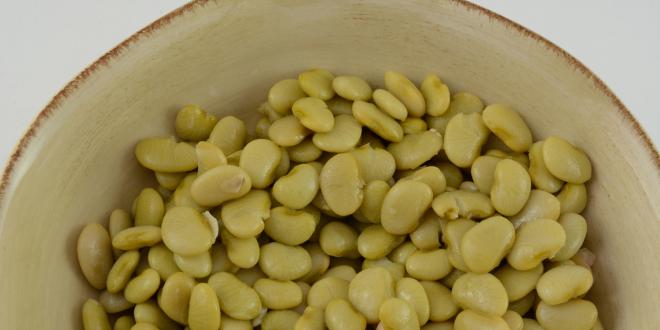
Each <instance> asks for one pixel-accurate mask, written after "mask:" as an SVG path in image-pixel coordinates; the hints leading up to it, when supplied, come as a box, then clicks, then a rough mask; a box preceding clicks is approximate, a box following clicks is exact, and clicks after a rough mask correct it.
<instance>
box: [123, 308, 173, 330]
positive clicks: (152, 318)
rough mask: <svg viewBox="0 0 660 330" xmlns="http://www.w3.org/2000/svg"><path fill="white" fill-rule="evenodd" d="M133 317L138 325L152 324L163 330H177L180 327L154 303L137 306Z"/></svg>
mask: <svg viewBox="0 0 660 330" xmlns="http://www.w3.org/2000/svg"><path fill="white" fill-rule="evenodd" d="M133 316H134V317H135V321H136V322H137V323H150V324H153V325H155V326H157V327H158V329H161V330H177V329H179V328H180V326H179V325H178V324H177V323H176V322H174V321H172V320H171V319H170V318H169V317H167V315H165V313H163V311H162V310H161V309H160V308H159V307H158V305H156V303H155V302H153V301H147V302H144V303H141V304H137V305H135V308H134V309H133Z"/></svg>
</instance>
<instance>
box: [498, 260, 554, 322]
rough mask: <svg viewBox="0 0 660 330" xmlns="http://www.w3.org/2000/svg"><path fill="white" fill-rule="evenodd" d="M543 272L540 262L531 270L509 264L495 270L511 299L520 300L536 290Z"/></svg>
mask: <svg viewBox="0 0 660 330" xmlns="http://www.w3.org/2000/svg"><path fill="white" fill-rule="evenodd" d="M541 274H543V264H538V265H537V266H536V267H534V268H532V269H529V270H517V269H515V268H513V267H511V265H508V264H507V265H504V266H502V267H501V268H500V269H498V270H497V272H495V277H497V279H499V280H500V282H502V285H503V286H504V289H505V290H506V293H507V295H508V297H509V301H518V300H521V299H524V298H525V296H527V295H528V294H529V293H530V292H532V290H534V288H535V287H536V283H537V282H538V280H539V278H540V277H541ZM521 314H524V313H521Z"/></svg>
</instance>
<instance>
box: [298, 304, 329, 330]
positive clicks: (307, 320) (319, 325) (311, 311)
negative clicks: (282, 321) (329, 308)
mask: <svg viewBox="0 0 660 330" xmlns="http://www.w3.org/2000/svg"><path fill="white" fill-rule="evenodd" d="M324 312H325V311H324V310H323V309H321V308H318V307H313V306H308V307H306V308H305V311H304V312H303V313H302V315H301V316H300V318H299V319H298V321H296V325H295V326H294V327H293V330H323V329H325V315H324Z"/></svg>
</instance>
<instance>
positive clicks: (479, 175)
mask: <svg viewBox="0 0 660 330" xmlns="http://www.w3.org/2000/svg"><path fill="white" fill-rule="evenodd" d="M500 160H501V159H500V158H498V157H494V156H479V157H477V158H476V159H475V160H474V162H473V163H472V167H471V168H470V174H472V180H473V181H474V184H475V185H476V186H477V188H478V189H479V191H480V192H482V193H484V194H490V189H491V188H492V187H493V181H494V179H495V166H497V163H499V161H500Z"/></svg>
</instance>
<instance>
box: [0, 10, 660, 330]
mask: <svg viewBox="0 0 660 330" xmlns="http://www.w3.org/2000/svg"><path fill="white" fill-rule="evenodd" d="M310 67H323V68H327V69H329V70H331V71H333V72H335V73H350V74H356V75H360V76H364V77H366V78H368V80H369V81H370V82H371V83H372V84H373V85H380V86H382V73H383V72H384V71H385V70H397V71H401V72H404V73H406V74H408V75H409V76H410V77H411V78H413V79H414V80H415V81H417V82H419V81H420V80H421V79H422V78H423V77H424V75H425V74H426V73H429V72H435V73H438V74H439V76H440V77H441V78H442V79H443V80H444V81H445V82H446V83H447V84H448V85H449V86H450V88H451V90H452V91H470V92H472V93H475V94H477V95H478V96H480V97H481V98H482V99H483V100H484V101H485V102H487V103H495V102H497V103H506V104H510V105H511V106H513V108H515V109H517V110H518V111H520V112H521V113H522V115H523V116H524V118H525V120H526V121H527V123H528V124H529V126H530V127H531V129H532V131H533V132H534V134H535V139H542V138H544V137H547V136H549V135H560V136H563V137H565V138H567V139H568V140H569V141H571V142H573V143H574V144H576V145H578V146H580V147H581V148H583V149H585V150H587V152H588V154H589V156H590V157H591V160H592V163H593V165H594V175H593V180H592V181H591V182H590V184H589V206H588V208H587V211H586V218H587V220H588V222H589V225H590V226H589V235H588V241H587V246H588V247H589V248H591V249H592V250H593V251H595V253H596V255H597V262H596V264H595V268H594V272H595V276H596V282H595V286H594V289H593V293H592V294H591V296H592V298H593V299H594V300H595V301H596V302H597V305H598V308H599V311H600V317H601V319H602V321H603V323H604V324H605V325H606V326H607V325H609V326H608V328H611V329H647V328H650V327H651V326H652V325H657V324H660V315H659V314H657V313H656V309H657V306H658V305H660V294H658V293H659V292H658V288H657V285H658V284H657V283H658V281H657V274H658V272H659V271H660V258H657V257H656V256H655V254H654V253H655V252H656V251H660V240H658V239H657V237H660V224H659V223H658V221H659V219H658V216H659V215H660V174H659V173H660V171H659V168H660V165H659V164H660V162H659V160H658V154H657V152H656V151H655V150H654V149H653V146H652V145H651V143H650V142H649V140H648V138H647V137H646V135H645V134H644V133H643V132H642V131H641V129H640V128H639V126H638V125H637V123H636V122H635V121H634V119H633V118H632V117H631V116H630V114H629V113H628V112H627V111H626V110H625V108H624V107H623V105H622V104H621V103H620V102H619V101H618V100H617V99H616V97H614V96H613V95H612V94H611V92H610V91H609V90H608V89H607V88H606V87H605V86H604V85H603V84H602V82H601V81H600V80H598V78H596V77H594V76H593V75H592V74H591V73H590V72H589V71H588V70H587V69H586V68H585V67H584V66H582V65H581V64H580V63H578V62H576V61H575V60H574V59H573V58H572V57H570V56H568V55H567V54H565V53H564V52H563V51H561V50H560V49H558V48H557V47H555V46H554V45H552V44H550V43H548V42H547V41H545V40H543V39H541V38H539V37H538V36H536V35H535V34H533V33H531V32H529V31H527V30H525V29H523V28H521V27H519V26H517V25H516V24H514V23H511V22H509V21H507V20H506V19H503V18H501V17H499V16H497V15H494V14H492V13H489V12H487V11H484V10H482V9H480V8H478V7H476V6H473V5H470V4H467V3H463V2H461V1H447V0H437V1H428V0H415V1H406V2H401V1H396V0H346V1H321V0H313V1H308V0H284V1H268V0H256V1H238V0H225V1H218V2H215V1H208V2H205V1H201V2H197V3H194V4H191V5H188V6H186V7H183V8H182V9H180V10H178V11H176V12H174V13H172V14H170V15H169V16H167V17H165V18H163V19H161V20H159V21H158V22H156V23H154V24H153V25H151V26H150V27H148V28H146V29H145V30H143V31H141V32H139V33H138V34H136V35H135V36H133V37H131V39H129V40H127V41H126V42H124V43H123V44H122V45H120V46H119V47H118V48H116V49H114V50H113V51H111V52H110V53H108V54H107V55H105V56H104V57H103V58H101V59H100V60H99V61H98V62H97V63H95V64H93V65H92V66H91V67H90V68H88V69H87V70H86V71H84V72H83V73H82V74H81V75H80V76H78V77H77V78H76V79H75V80H74V81H73V82H72V83H70V84H69V85H68V86H67V87H66V89H64V90H63V91H62V92H61V93H60V94H59V95H58V96H57V97H56V98H55V99H54V100H53V101H52V103H51V104H50V105H49V106H48V107H47V108H46V109H45V110H44V112H43V113H42V114H41V115H40V117H39V118H38V119H37V120H36V122H35V124H34V126H33V127H32V128H31V129H30V131H29V132H28V133H27V135H26V137H25V138H24V139H23V141H22V142H21V144H20V146H19V147H18V149H17V153H16V155H15V156H14V158H13V159H12V161H11V163H10V165H9V168H8V171H7V175H6V177H5V178H4V181H3V184H2V185H3V186H2V188H0V274H1V277H0V278H1V280H0V301H2V306H3V307H2V308H1V309H0V329H77V328H80V327H81V325H80V307H81V305H82V303H83V302H84V300H85V299H86V298H88V297H95V296H96V293H95V292H94V291H93V290H92V289H91V287H90V286H89V285H87V283H86V282H85V280H84V279H83V277H82V275H81V273H80V271H79V268H78V266H77V263H76V256H75V244H76V243H75V242H76V239H77V236H78V234H79V232H80V230H81V229H82V227H83V226H84V225H85V224H86V223H89V222H100V223H107V218H108V216H109V213H110V212H111V210H112V209H114V208H117V207H123V208H129V207H130V202H131V200H132V198H133V197H134V196H135V195H136V193H137V192H138V191H139V190H140V189H141V187H143V186H144V185H145V184H150V183H153V181H152V179H151V177H150V176H149V175H148V172H147V171H146V170H144V169H142V168H140V167H139V166H138V164H137V162H136V161H135V159H134V157H133V146H134V145H135V143H136V141H138V140H139V139H140V138H143V137H147V136H152V135H168V134H171V133H172V131H173V124H172V123H173V118H174V116H175V114H176V111H177V109H178V108H179V107H180V106H182V105H184V104H187V103H196V104H200V105H201V106H203V107H204V108H206V109H207V110H209V111H211V112H213V113H215V114H216V115H220V116H222V115H226V114H237V115H238V116H241V117H243V118H246V119H250V120H253V119H254V117H255V109H256V107H257V106H258V104H259V103H260V102H263V101H264V98H265V95H266V92H267V90H268V88H269V86H270V85H271V84H272V83H274V82H275V81H277V80H279V79H281V78H283V77H295V75H296V73H297V72H299V71H301V70H304V69H306V68H310Z"/></svg>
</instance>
